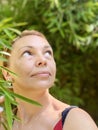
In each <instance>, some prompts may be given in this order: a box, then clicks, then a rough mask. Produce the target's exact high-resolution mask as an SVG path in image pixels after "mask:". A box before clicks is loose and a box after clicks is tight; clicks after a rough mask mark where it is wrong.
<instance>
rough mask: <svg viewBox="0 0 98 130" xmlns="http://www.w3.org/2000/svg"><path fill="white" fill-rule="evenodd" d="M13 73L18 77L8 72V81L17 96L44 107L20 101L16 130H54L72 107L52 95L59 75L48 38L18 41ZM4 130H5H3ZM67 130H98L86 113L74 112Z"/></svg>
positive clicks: (37, 37) (73, 110)
mask: <svg viewBox="0 0 98 130" xmlns="http://www.w3.org/2000/svg"><path fill="white" fill-rule="evenodd" d="M9 64H10V65H9V69H10V70H11V71H13V72H15V73H16V74H17V75H18V76H13V75H10V74H9V73H8V72H6V71H4V72H3V74H4V77H5V79H6V80H8V79H11V80H13V81H14V82H13V90H14V92H16V93H18V94H21V95H23V96H26V97H28V98H30V99H33V100H36V101H38V102H39V103H40V104H42V106H39V107H38V106H35V105H31V104H29V103H27V102H23V101H21V100H19V99H16V100H17V102H18V103H19V105H18V111H17V116H18V117H19V118H20V119H21V122H18V121H16V120H15V121H14V124H13V130H27V129H28V130H32V129H34V130H53V128H54V126H55V124H56V123H57V122H58V121H59V120H60V119H61V112H62V111H63V110H64V109H65V108H67V107H69V105H68V104H65V103H63V102H61V101H58V100H57V99H55V98H54V97H53V96H51V95H50V94H49V88H50V87H51V86H53V83H54V81H55V75H56V64H55V61H54V57H53V51H52V48H51V46H50V44H49V43H48V41H47V40H46V39H45V38H42V37H40V36H36V35H28V36H24V37H22V38H20V39H19V40H17V41H16V42H15V43H14V45H13V49H12V53H11V57H10V59H9ZM0 130H3V129H2V128H0ZM63 130H98V129H97V126H96V125H95V123H94V121H93V120H92V119H91V117H90V116H89V115H88V113H86V112H85V111H83V110H81V109H80V108H74V109H72V110H71V111H70V113H69V114H68V116H67V119H66V121H65V124H64V127H63Z"/></svg>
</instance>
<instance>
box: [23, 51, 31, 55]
mask: <svg viewBox="0 0 98 130" xmlns="http://www.w3.org/2000/svg"><path fill="white" fill-rule="evenodd" d="M25 53H28V54H29V55H32V52H30V51H24V52H23V54H22V55H24V54H25Z"/></svg>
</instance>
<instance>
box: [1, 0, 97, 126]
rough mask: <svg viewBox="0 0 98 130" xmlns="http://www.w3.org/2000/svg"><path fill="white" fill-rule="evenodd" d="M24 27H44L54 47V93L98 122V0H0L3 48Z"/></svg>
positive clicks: (40, 29) (45, 33) (39, 28)
mask: <svg viewBox="0 0 98 130" xmlns="http://www.w3.org/2000/svg"><path fill="white" fill-rule="evenodd" d="M24 29H37V30H39V31H41V32H42V33H44V35H45V36H46V37H47V39H48V41H49V42H50V44H51V45H52V47H53V50H54V56H55V60H56V63H57V77H56V82H55V84H54V87H53V88H51V90H50V92H51V93H52V95H54V96H55V97H56V98H58V99H59V100H61V101H63V102H66V103H68V104H71V105H77V106H79V107H81V108H83V109H85V110H86V111H87V112H88V113H89V114H90V115H91V116H92V117H93V119H94V120H95V122H96V123H97V124H98V0H0V50H1V51H2V48H3V47H4V46H9V45H10V43H11V40H12V39H13V38H14V37H15V36H16V35H17V34H19V33H20V32H19V31H18V30H20V31H22V30H24ZM0 60H2V56H0ZM0 84H1V82H0Z"/></svg>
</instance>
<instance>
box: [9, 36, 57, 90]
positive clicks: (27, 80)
mask: <svg viewBox="0 0 98 130" xmlns="http://www.w3.org/2000/svg"><path fill="white" fill-rule="evenodd" d="M9 63H10V66H9V68H10V70H11V71H13V72H15V73H16V74H17V75H18V76H13V75H12V77H13V78H14V84H13V85H14V87H19V88H26V89H39V88H41V89H42V88H49V87H51V86H52V85H53V83H54V80H55V74H56V65H55V61H54V57H53V51H52V48H51V46H50V45H49V43H48V42H47V40H46V39H44V38H42V37H40V36H36V35H27V36H24V37H22V38H20V39H19V40H17V41H16V42H15V43H14V45H13V49H12V52H11V57H10V59H9Z"/></svg>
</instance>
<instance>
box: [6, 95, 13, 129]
mask: <svg viewBox="0 0 98 130" xmlns="http://www.w3.org/2000/svg"><path fill="white" fill-rule="evenodd" d="M4 103H5V113H6V118H7V122H8V127H9V129H10V130H12V122H13V119H12V108H11V102H10V100H9V98H8V97H7V96H6V95H5V102H4Z"/></svg>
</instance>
